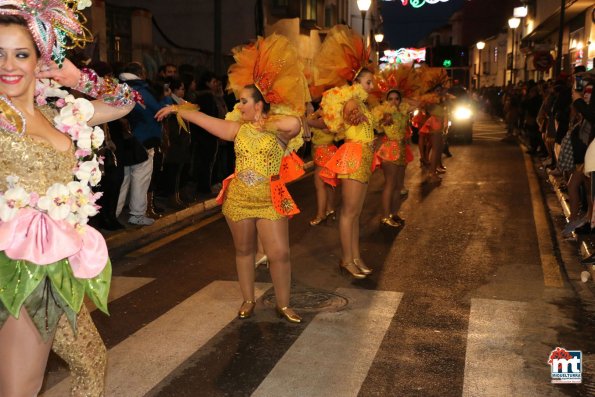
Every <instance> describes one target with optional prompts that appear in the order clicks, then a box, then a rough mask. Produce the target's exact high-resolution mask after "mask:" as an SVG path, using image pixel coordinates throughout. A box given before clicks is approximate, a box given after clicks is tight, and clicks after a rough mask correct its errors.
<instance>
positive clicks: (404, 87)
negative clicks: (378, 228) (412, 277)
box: [372, 65, 418, 228]
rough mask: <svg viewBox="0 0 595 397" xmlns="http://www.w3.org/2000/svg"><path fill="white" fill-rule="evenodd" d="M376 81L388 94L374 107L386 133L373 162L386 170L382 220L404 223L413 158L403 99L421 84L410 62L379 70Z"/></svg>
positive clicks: (382, 129) (407, 97)
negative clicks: (402, 213) (402, 211)
mask: <svg viewBox="0 0 595 397" xmlns="http://www.w3.org/2000/svg"><path fill="white" fill-rule="evenodd" d="M376 81H377V83H378V88H379V89H380V91H381V92H382V93H383V94H384V95H385V101H384V102H383V103H382V104H381V105H378V106H376V107H374V109H373V110H372V113H373V114H374V118H375V119H376V120H378V121H379V122H378V126H377V129H378V131H379V132H384V134H385V135H384V137H383V138H382V140H381V144H380V146H379V147H378V149H377V150H376V154H375V161H374V165H375V166H376V165H379V166H381V167H382V171H383V172H384V188H383V190H382V215H383V217H382V219H381V220H380V222H381V223H382V224H383V225H386V226H389V227H395V228H396V227H399V226H402V225H403V224H404V221H403V219H402V218H401V217H399V215H398V211H399V209H400V207H401V202H402V199H401V194H400V192H401V190H402V189H403V188H404V182H405V169H406V167H407V164H409V163H410V162H411V161H412V160H413V153H412V152H411V148H410V142H409V141H410V135H411V133H410V129H409V126H408V120H409V105H408V103H407V102H405V101H404V99H412V97H413V96H414V95H415V94H416V91H417V90H418V87H417V84H416V78H415V73H414V72H413V68H412V66H411V65H399V66H398V67H389V68H386V69H384V70H383V71H382V72H380V73H379V74H378V76H377V79H376Z"/></svg>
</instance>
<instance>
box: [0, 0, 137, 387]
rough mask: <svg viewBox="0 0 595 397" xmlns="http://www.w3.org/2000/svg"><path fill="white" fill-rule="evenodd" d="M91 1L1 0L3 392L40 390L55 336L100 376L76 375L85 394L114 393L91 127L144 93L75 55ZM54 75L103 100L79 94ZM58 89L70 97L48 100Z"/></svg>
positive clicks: (73, 360) (97, 132)
mask: <svg viewBox="0 0 595 397" xmlns="http://www.w3.org/2000/svg"><path fill="white" fill-rule="evenodd" d="M89 4H90V2H89ZM83 8H85V4H83V3H82V2H81V4H79V2H78V1H77V0H64V1H60V0H30V1H22V0H0V49H1V50H0V113H1V116H0V158H2V168H0V352H2V359H1V360H0V395H2V396H16V395H19V396H34V395H37V393H38V392H39V390H40V388H41V385H42V381H43V375H44V369H45V366H46V362H47V358H48V354H49V350H50V347H51V346H52V342H54V341H55V342H56V344H57V345H58V346H57V348H56V350H57V351H58V352H59V354H60V355H61V356H62V357H63V358H65V360H66V361H67V362H68V364H69V366H70V367H71V370H73V371H74V372H75V375H77V380H78V378H79V377H81V378H82V377H84V378H85V379H84V380H83V383H84V382H86V381H88V383H90V384H82V383H77V386H81V387H80V388H79V390H77V392H78V393H84V394H85V395H100V394H101V393H102V392H103V378H104V375H105V373H104V368H105V359H106V354H105V346H104V345H103V342H102V341H101V338H100V336H99V334H98V333H97V330H96V328H95V326H94V325H93V322H92V320H91V318H90V317H89V314H88V312H87V310H86V309H85V306H84V304H83V299H84V297H85V295H86V296H87V297H88V298H89V299H91V300H92V301H93V303H94V304H95V305H96V306H97V307H98V308H99V309H101V310H102V311H104V312H106V313H107V298H108V292H109V286H110V279H111V264H110V261H109V258H108V255H107V247H106V244H105V240H104V239H103V237H102V236H101V234H100V233H99V232H98V231H96V230H95V229H93V228H92V227H90V226H88V225H87V221H88V218H89V217H91V216H93V215H95V214H96V213H97V206H96V205H95V201H96V200H97V198H98V197H97V196H96V195H94V194H93V192H92V190H91V188H92V187H93V186H96V185H97V184H98V183H99V179H100V178H101V172H100V170H99V160H98V157H97V153H96V152H97V149H99V147H100V146H101V145H102V143H103V131H102V130H101V129H100V128H99V127H92V126H97V125H100V124H103V123H105V122H108V121H110V120H113V119H117V118H121V117H123V116H125V115H126V114H127V113H128V112H129V111H130V110H131V109H132V107H133V106H134V98H135V93H134V92H133V91H132V90H130V88H129V87H128V86H126V85H121V84H118V83H117V82H116V81H112V80H109V79H102V78H100V77H98V76H97V74H96V73H95V72H93V71H92V70H86V69H83V70H79V69H78V68H76V67H75V66H74V65H73V64H72V63H71V62H70V61H68V60H67V59H66V58H65V52H66V50H67V49H71V48H74V47H82V46H84V44H85V43H86V42H88V41H90V40H91V37H90V33H89V32H88V31H87V30H86V28H85V27H84V26H83V25H82V23H81V21H82V20H84V17H83V16H82V14H81V13H80V10H81V9H83ZM38 78H39V79H42V78H47V79H52V80H53V82H52V83H51V84H47V83H46V84H44V83H43V82H42V81H41V80H37V79H38ZM55 82H57V83H59V84H61V85H62V86H65V87H68V88H72V89H74V90H77V91H80V92H82V93H84V94H87V95H88V96H91V97H93V98H97V100H95V101H92V102H90V101H88V100H87V99H84V98H78V99H75V98H74V97H73V96H72V95H69V94H68V92H66V91H64V90H61V89H59V88H58V87H56V85H55ZM52 96H59V97H60V99H57V100H55V101H54V102H51V103H48V99H47V98H48V97H52ZM54 99H56V98H54ZM74 330H76V331H77V332H76V334H75V332H74ZM54 338H55V340H54ZM75 355H76V356H77V357H74V356H75ZM75 367H76V368H75ZM80 370H89V371H90V372H89V373H87V374H83V373H81V372H77V371H80ZM87 385H88V386H89V387H88V388H86V386H87Z"/></svg>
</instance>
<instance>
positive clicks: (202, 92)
mask: <svg viewBox="0 0 595 397" xmlns="http://www.w3.org/2000/svg"><path fill="white" fill-rule="evenodd" d="M198 90H199V91H198V93H197V97H196V103H197V105H198V106H199V109H200V110H201V112H203V113H205V114H207V115H209V116H212V117H217V118H220V119H224V118H225V114H226V113H227V107H226V106H225V102H224V101H223V90H222V87H221V80H219V79H218V78H217V76H216V75H215V74H214V73H212V72H208V71H207V72H205V73H203V75H202V76H201V78H200V80H199V83H198ZM192 139H193V140H194V143H193V149H194V152H193V156H194V159H193V167H194V169H193V170H192V172H193V175H194V176H195V178H196V193H197V194H198V195H211V194H212V193H213V192H211V186H212V184H213V168H214V165H215V159H216V156H217V150H218V147H219V143H218V138H217V137H216V136H214V135H211V134H209V133H208V132H207V131H206V130H204V129H203V128H200V127H197V128H194V129H193V136H192Z"/></svg>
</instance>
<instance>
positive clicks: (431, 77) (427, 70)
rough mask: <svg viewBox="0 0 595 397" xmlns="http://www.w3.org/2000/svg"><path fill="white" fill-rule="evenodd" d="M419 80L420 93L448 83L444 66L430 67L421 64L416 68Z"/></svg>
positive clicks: (425, 92)
mask: <svg viewBox="0 0 595 397" xmlns="http://www.w3.org/2000/svg"><path fill="white" fill-rule="evenodd" d="M416 74H417V75H418V76H419V79H420V81H421V89H422V92H421V93H422V94H427V93H429V92H431V91H434V90H435V89H436V88H438V87H446V85H447V84H448V80H449V77H448V73H447V72H446V69H444V68H431V67H426V66H422V67H421V68H418V69H417V70H416Z"/></svg>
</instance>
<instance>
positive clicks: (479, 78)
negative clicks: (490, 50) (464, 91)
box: [475, 41, 486, 90]
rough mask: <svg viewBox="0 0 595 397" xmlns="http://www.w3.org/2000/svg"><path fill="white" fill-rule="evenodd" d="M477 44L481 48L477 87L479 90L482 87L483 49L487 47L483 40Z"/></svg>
mask: <svg viewBox="0 0 595 397" xmlns="http://www.w3.org/2000/svg"><path fill="white" fill-rule="evenodd" d="M475 46H476V47H477V49H478V50H479V68H478V71H477V89H478V90H479V89H480V88H481V50H483V49H484V48H485V46H486V43H484V42H483V41H478V42H477V44H475Z"/></svg>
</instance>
